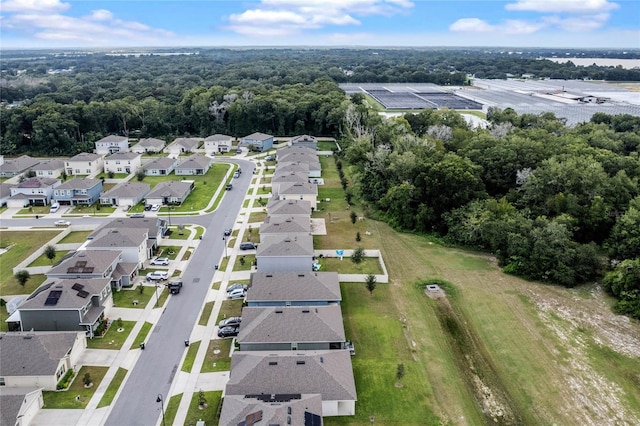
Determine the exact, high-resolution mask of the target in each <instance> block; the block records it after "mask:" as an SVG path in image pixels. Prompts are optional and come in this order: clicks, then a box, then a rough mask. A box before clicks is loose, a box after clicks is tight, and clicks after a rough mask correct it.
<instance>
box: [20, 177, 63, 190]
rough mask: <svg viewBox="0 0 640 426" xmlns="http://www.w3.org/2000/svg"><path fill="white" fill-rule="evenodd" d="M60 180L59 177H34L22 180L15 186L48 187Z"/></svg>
mask: <svg viewBox="0 0 640 426" xmlns="http://www.w3.org/2000/svg"><path fill="white" fill-rule="evenodd" d="M58 180H59V179H54V178H41V177H32V178H29V179H25V180H24V181H22V182H20V183H19V184H17V185H16V186H14V188H47V187H49V186H51V185H53V184H54V183H56V182H58Z"/></svg>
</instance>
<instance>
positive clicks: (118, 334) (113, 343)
mask: <svg viewBox="0 0 640 426" xmlns="http://www.w3.org/2000/svg"><path fill="white" fill-rule="evenodd" d="M135 325H136V322H135V321H122V329H123V330H122V331H118V329H119V328H120V327H118V324H117V322H116V321H114V322H113V323H112V324H111V326H110V327H109V330H107V332H106V333H105V334H104V336H102V337H95V338H93V339H88V340H87V348H90V349H120V348H122V345H123V344H124V341H125V340H127V337H129V333H131V330H133V327H134V326H135Z"/></svg>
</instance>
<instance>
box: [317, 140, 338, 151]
mask: <svg viewBox="0 0 640 426" xmlns="http://www.w3.org/2000/svg"><path fill="white" fill-rule="evenodd" d="M337 147H338V146H337V145H336V143H335V142H331V141H318V150H320V151H332V150H333V149H334V148H337Z"/></svg>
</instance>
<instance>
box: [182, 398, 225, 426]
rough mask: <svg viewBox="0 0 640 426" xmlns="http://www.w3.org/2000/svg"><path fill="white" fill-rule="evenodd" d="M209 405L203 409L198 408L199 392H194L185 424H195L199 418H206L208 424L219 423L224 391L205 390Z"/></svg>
mask: <svg viewBox="0 0 640 426" xmlns="http://www.w3.org/2000/svg"><path fill="white" fill-rule="evenodd" d="M204 397H205V400H206V401H207V406H206V408H205V409H203V410H201V409H199V408H198V392H197V391H196V392H194V393H193V397H192V398H191V404H189V411H188V412H187V419H186V420H185V422H184V424H185V425H195V424H196V422H197V421H198V420H204V422H205V423H206V424H208V425H216V424H218V418H217V413H218V405H219V404H220V400H221V399H222V391H210V392H204Z"/></svg>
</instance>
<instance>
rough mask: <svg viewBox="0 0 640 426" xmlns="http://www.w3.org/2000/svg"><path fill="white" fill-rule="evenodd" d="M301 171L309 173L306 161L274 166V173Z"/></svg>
mask: <svg viewBox="0 0 640 426" xmlns="http://www.w3.org/2000/svg"><path fill="white" fill-rule="evenodd" d="M295 172H303V173H305V174H307V175H309V165H308V164H306V163H298V162H289V163H286V164H278V167H276V173H283V174H284V173H295Z"/></svg>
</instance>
